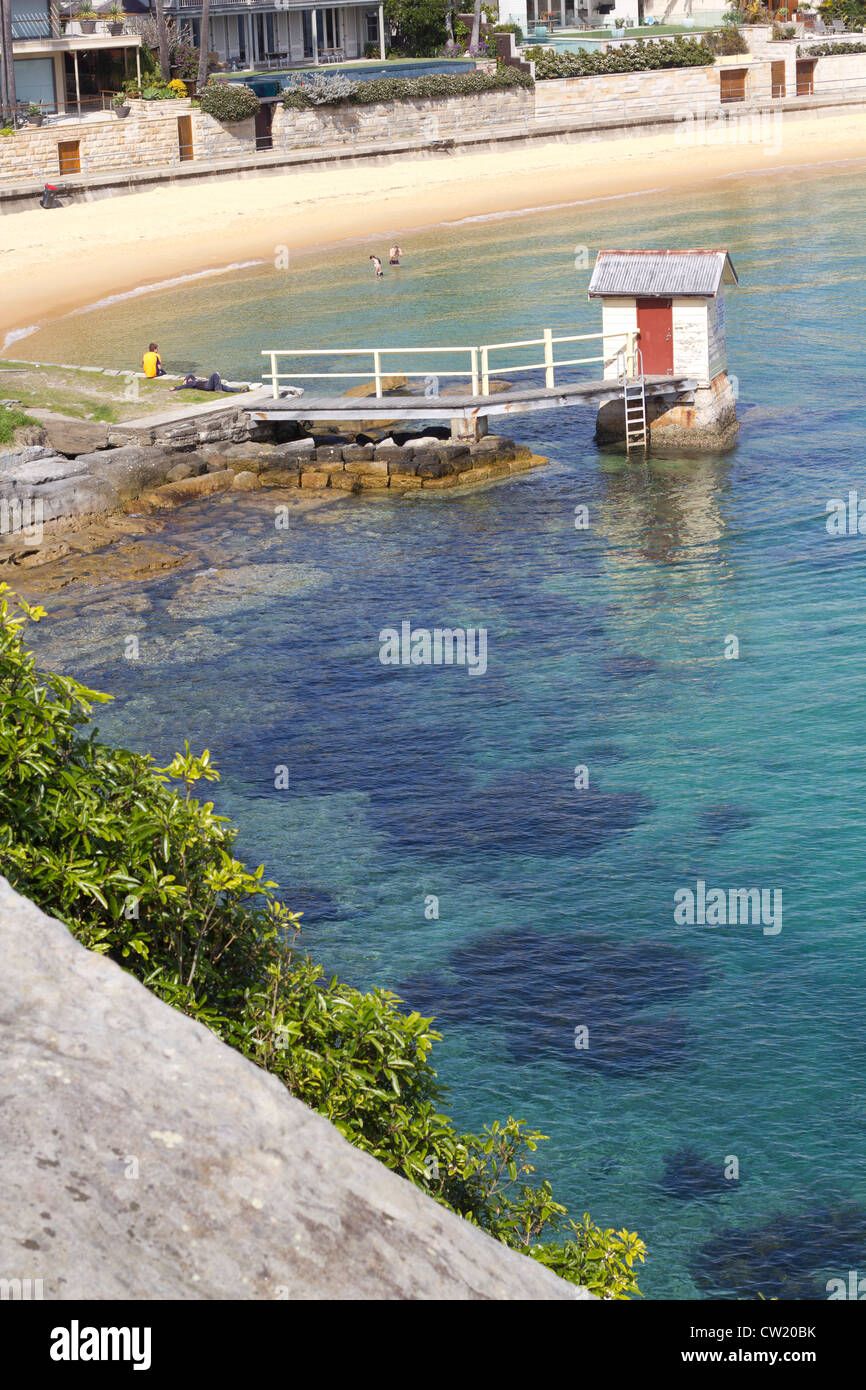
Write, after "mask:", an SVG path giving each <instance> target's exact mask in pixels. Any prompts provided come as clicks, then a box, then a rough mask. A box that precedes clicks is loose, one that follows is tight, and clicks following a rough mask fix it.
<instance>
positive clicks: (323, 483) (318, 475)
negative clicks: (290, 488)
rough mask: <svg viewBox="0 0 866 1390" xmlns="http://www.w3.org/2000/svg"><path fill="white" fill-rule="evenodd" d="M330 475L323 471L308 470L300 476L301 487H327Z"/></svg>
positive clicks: (316, 469)
mask: <svg viewBox="0 0 866 1390" xmlns="http://www.w3.org/2000/svg"><path fill="white" fill-rule="evenodd" d="M330 481H331V475H330V473H328V472H327V470H325V469H318V468H308V469H307V471H306V472H305V473H302V474H301V487H307V488H322V487H328V485H329V483H330Z"/></svg>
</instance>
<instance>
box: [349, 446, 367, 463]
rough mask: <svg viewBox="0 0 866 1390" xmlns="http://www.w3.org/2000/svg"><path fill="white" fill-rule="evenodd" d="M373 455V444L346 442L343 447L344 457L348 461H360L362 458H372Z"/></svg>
mask: <svg viewBox="0 0 866 1390" xmlns="http://www.w3.org/2000/svg"><path fill="white" fill-rule="evenodd" d="M372 457H373V445H372V444H346V445H344V447H343V458H344V459H345V460H346V462H347V463H358V462H359V461H360V460H361V459H371V458H372Z"/></svg>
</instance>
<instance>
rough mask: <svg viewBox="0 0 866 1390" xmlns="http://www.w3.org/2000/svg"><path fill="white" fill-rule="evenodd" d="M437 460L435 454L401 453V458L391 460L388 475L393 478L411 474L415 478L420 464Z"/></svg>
mask: <svg viewBox="0 0 866 1390" xmlns="http://www.w3.org/2000/svg"><path fill="white" fill-rule="evenodd" d="M435 458H436V455H435V454H406V453H401V454H400V457H399V458H395V459H391V460H389V463H388V473H389V474H390V476H391V477H392V478H393V477H398V476H401V475H405V474H410V475H413V476H414V474H415V471H416V469H417V467H418V464H419V463H421V462H423V461H424V460H426V461H427V462H429V461H430V459H434V460H435Z"/></svg>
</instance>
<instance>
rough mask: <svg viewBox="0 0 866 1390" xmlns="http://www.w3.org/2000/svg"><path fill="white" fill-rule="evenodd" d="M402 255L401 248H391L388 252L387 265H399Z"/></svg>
mask: <svg viewBox="0 0 866 1390" xmlns="http://www.w3.org/2000/svg"><path fill="white" fill-rule="evenodd" d="M402 254H403V248H402V246H392V247H391V249H390V251H389V252H388V264H389V265H399V264H400V257H401V256H402Z"/></svg>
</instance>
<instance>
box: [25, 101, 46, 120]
mask: <svg viewBox="0 0 866 1390" xmlns="http://www.w3.org/2000/svg"><path fill="white" fill-rule="evenodd" d="M24 119H25V120H26V122H27V124H28V125H41V124H42V121H43V116H42V107H41V106H40V105H39V103H38V102H36V101H31V102H30V105H29V106H28V107H27V110H26V111H25V112H24Z"/></svg>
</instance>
